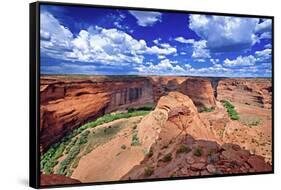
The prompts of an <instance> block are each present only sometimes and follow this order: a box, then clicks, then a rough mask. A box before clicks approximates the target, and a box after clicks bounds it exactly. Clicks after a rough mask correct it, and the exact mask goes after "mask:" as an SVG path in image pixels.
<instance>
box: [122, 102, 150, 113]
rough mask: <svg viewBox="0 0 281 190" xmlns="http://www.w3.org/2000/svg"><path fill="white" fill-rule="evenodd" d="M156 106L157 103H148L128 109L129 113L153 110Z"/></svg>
mask: <svg viewBox="0 0 281 190" xmlns="http://www.w3.org/2000/svg"><path fill="white" fill-rule="evenodd" d="M154 108H155V105H154V104H147V105H145V106H143V107H139V108H129V109H128V113H132V112H135V111H151V110H153V109H154Z"/></svg>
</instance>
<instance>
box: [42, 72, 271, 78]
mask: <svg viewBox="0 0 281 190" xmlns="http://www.w3.org/2000/svg"><path fill="white" fill-rule="evenodd" d="M44 75H45V76H46V75H50V76H123V77H126V76H136V77H148V76H159V77H205V78H208V77H209V78H272V76H269V77H268V76H252V77H251V76H242V77H228V76H202V75H137V74H127V75H122V74H78V73H77V74H48V73H41V74H40V76H44Z"/></svg>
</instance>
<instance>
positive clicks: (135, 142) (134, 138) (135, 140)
mask: <svg viewBox="0 0 281 190" xmlns="http://www.w3.org/2000/svg"><path fill="white" fill-rule="evenodd" d="M131 145H132V146H138V145H140V141H139V137H138V130H136V129H134V130H133V133H132V143H131Z"/></svg>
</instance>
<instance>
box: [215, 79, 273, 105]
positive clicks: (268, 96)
mask: <svg viewBox="0 0 281 190" xmlns="http://www.w3.org/2000/svg"><path fill="white" fill-rule="evenodd" d="M217 99H218V100H219V101H220V100H229V101H231V102H235V103H242V104H246V105H252V106H258V107H261V108H268V109H271V104H272V82H271V79H261V78H259V79H258V78H253V79H239V78H236V79H234V78H233V79H223V80H220V81H219V83H218V86H217Z"/></svg>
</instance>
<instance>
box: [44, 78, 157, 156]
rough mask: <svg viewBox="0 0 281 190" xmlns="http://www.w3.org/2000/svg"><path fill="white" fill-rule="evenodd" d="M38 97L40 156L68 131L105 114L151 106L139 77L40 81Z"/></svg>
mask: <svg viewBox="0 0 281 190" xmlns="http://www.w3.org/2000/svg"><path fill="white" fill-rule="evenodd" d="M40 93H41V96H40V101H41V108H40V112H41V113H40V114H41V118H40V121H41V125H40V143H41V148H42V151H43V152H44V151H45V149H46V148H48V147H49V146H50V145H51V144H53V143H55V142H56V141H57V140H59V139H60V138H62V137H63V136H65V135H66V134H67V133H68V132H69V131H72V130H73V129H75V128H77V127H78V126H81V125H82V124H84V123H86V122H88V121H90V120H93V119H95V118H97V117H99V116H102V115H104V114H105V113H108V112H111V111H115V110H117V109H124V108H127V107H132V106H139V105H144V104H147V103H152V102H153V100H152V97H153V96H152V88H151V86H150V83H149V80H148V79H146V78H142V77H136V78H130V77H127V78H125V77H123V78H120V79H118V78H106V77H101V78H98V77H87V79H83V78H82V77H76V78H75V77H74V78H71V79H68V78H66V77H42V78H41V89H40Z"/></svg>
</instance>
